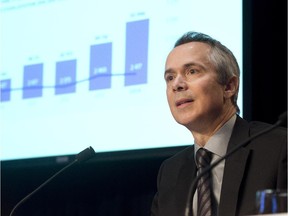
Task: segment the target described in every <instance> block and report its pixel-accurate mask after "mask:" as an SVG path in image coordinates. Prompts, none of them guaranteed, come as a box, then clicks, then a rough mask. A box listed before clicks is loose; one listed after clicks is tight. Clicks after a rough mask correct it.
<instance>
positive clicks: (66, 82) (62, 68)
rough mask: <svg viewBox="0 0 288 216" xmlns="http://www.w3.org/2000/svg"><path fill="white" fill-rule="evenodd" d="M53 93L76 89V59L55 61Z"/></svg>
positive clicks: (68, 91) (63, 92) (64, 92)
mask: <svg viewBox="0 0 288 216" xmlns="http://www.w3.org/2000/svg"><path fill="white" fill-rule="evenodd" d="M55 83H56V84H55V94H56V95H59V94H69V93H74V92H75V91H76V60H68V61H61V62H57V63H56V80H55Z"/></svg>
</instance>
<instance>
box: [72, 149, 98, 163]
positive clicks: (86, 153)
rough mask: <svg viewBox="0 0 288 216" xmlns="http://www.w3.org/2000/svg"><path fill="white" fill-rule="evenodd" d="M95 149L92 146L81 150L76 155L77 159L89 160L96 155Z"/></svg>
mask: <svg viewBox="0 0 288 216" xmlns="http://www.w3.org/2000/svg"><path fill="white" fill-rule="evenodd" d="M95 154H96V153H95V151H94V149H93V148H92V147H91V146H90V147H88V148H86V149H84V150H83V151H81V152H80V153H78V154H77V155H76V160H77V161H78V162H84V161H86V160H89V159H90V158H92V157H94V156H95Z"/></svg>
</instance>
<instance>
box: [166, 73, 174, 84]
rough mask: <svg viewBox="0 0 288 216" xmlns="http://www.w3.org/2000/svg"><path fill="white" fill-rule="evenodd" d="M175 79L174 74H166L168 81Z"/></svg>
mask: <svg viewBox="0 0 288 216" xmlns="http://www.w3.org/2000/svg"><path fill="white" fill-rule="evenodd" d="M173 79H174V76H173V75H171V74H167V75H166V76H165V80H166V82H169V81H172V80H173Z"/></svg>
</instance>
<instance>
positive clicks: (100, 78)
mask: <svg viewBox="0 0 288 216" xmlns="http://www.w3.org/2000/svg"><path fill="white" fill-rule="evenodd" d="M111 64H112V43H104V44H98V45H93V46H91V47H90V81H89V90H97V89H107V88H111Z"/></svg>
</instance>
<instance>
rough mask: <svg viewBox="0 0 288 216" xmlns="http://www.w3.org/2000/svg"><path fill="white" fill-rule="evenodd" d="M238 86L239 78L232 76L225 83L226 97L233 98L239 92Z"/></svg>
mask: <svg viewBox="0 0 288 216" xmlns="http://www.w3.org/2000/svg"><path fill="white" fill-rule="evenodd" d="M238 88H239V78H238V77H236V76H232V77H231V78H230V79H229V80H228V82H227V84H226V85H225V89H224V97H225V98H231V97H232V96H233V95H235V94H236V93H237V91H238Z"/></svg>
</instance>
